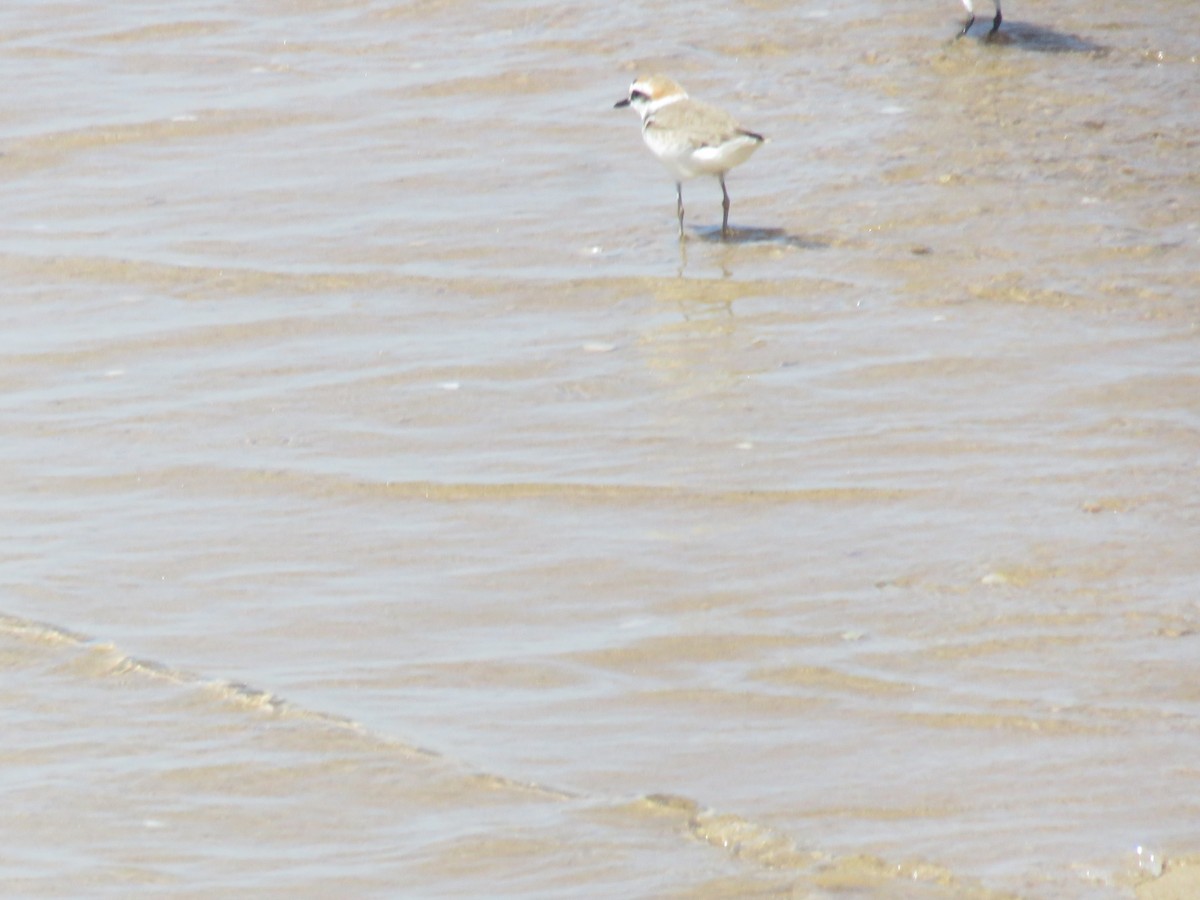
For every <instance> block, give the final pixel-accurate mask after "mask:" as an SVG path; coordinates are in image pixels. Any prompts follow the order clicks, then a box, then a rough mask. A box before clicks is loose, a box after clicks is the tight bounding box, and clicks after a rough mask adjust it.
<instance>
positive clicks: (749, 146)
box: [613, 75, 766, 240]
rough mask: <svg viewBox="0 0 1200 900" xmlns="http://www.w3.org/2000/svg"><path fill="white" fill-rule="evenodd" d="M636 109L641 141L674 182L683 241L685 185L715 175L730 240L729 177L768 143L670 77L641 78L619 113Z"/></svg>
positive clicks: (724, 230)
mask: <svg viewBox="0 0 1200 900" xmlns="http://www.w3.org/2000/svg"><path fill="white" fill-rule="evenodd" d="M624 106H632V107H633V108H634V110H635V111H636V112H637V114H638V115H640V116H641V117H642V140H644V141H645V142H646V146H647V147H649V148H650V152H651V153H653V154H654V155H655V156H656V157H657V158H658V161H659V162H660V163H662V164H663V165H664V166H666V168H667V171H668V172H670V173H671V175H672V177H674V179H675V209H676V212H677V214H678V216H679V237H680V239H681V240H682V238H683V182H684V181H686V180H687V179H689V178H695V177H696V176H698V175H712V176H714V177H715V178H716V179H717V180H718V181H720V182H721V209H722V211H723V215H722V217H721V236H722V237H728V236H729V191H728V190H726V188H725V173H726V172H728V171H729V170H730V169H732V168H733V167H734V166H736V165H740V164H741V163H744V162H745V161H746V160H747V159H749V158H750V154H752V153H753V152H754V151H755V150H757V149H758V148H759V146H760V145H761V144H762V143H763V141H765V140H766V138H764V137H763V136H762V135H761V134H755V133H754V132H753V131H747V130H746V129H745V128H742V127H741V126H740V125H738V123H737V122H736V121H734V118H733V117H732V116H731V115H729V113H727V112H725V111H724V110H722V109H717V107H715V106H709V105H708V104H707V103H701V102H700V101H699V100H693V99H692V98H690V97H689V96H688V95H687V91H685V90H684V89H683V88H682V87H681V86H680V85H679V84H678V83H677V82H675V81H672V80H671V79H670V78H668V77H667V76H666V75H649V76H645V77H642V78H638V79H636V80H635V81H634V82H633V84H632V85H630V87H629V96H628V97H626V98H625V99H624V100H619V101H618V102H617V103H616V104H615V105H614V106H613V108H614V109H620V108H621V107H624Z"/></svg>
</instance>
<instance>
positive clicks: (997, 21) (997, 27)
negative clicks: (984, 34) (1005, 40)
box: [988, 5, 1004, 35]
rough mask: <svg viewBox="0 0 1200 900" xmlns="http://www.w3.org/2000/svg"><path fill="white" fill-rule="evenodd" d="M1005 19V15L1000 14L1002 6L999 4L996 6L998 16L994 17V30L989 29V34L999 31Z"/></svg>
mask: <svg viewBox="0 0 1200 900" xmlns="http://www.w3.org/2000/svg"><path fill="white" fill-rule="evenodd" d="M1003 21H1004V16H1002V15H1001V14H1000V6H999V5H997V6H996V18H994V19H992V30H991V31H989V32H988V34H989V35H992V34H995V33H996V32H997V31H999V30H1000V23H1001V22H1003Z"/></svg>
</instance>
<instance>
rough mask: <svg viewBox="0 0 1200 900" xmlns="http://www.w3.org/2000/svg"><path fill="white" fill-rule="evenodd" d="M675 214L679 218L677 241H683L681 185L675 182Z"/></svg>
mask: <svg viewBox="0 0 1200 900" xmlns="http://www.w3.org/2000/svg"><path fill="white" fill-rule="evenodd" d="M675 214H676V215H678V216H679V239H680V240H681V241H682V240H683V183H682V182H679V181H677V182H675Z"/></svg>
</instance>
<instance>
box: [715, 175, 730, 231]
mask: <svg viewBox="0 0 1200 900" xmlns="http://www.w3.org/2000/svg"><path fill="white" fill-rule="evenodd" d="M717 177H718V178H719V179H720V180H721V212H722V216H721V237H722V238H727V237H729V191H727V190H725V176H724V175H718V176H717Z"/></svg>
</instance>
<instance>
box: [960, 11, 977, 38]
mask: <svg viewBox="0 0 1200 900" xmlns="http://www.w3.org/2000/svg"><path fill="white" fill-rule="evenodd" d="M974 24H975V13H971V15H970V16H969V17H968V18H967V24H966V25H964V26H963V30H962V31H960V32H959V33H958V36H959V37H962V36H963V35H964V34H966V33H967V32H968V31H970V30H971V26H972V25H974Z"/></svg>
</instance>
